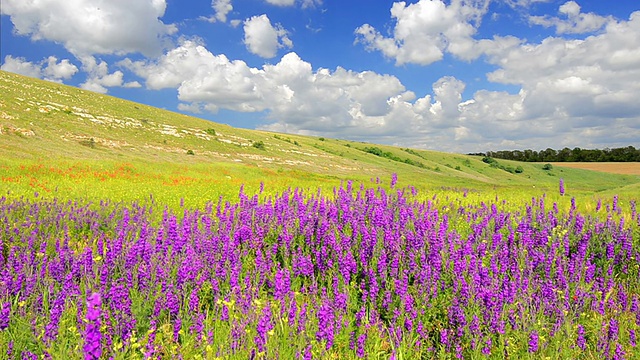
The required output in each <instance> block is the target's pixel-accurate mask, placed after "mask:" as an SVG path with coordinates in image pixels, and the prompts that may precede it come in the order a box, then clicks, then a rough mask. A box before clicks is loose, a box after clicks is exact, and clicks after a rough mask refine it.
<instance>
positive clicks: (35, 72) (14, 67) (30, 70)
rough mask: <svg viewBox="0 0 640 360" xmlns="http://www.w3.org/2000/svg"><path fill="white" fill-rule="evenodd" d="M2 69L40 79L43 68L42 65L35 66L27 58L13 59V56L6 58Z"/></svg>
mask: <svg viewBox="0 0 640 360" xmlns="http://www.w3.org/2000/svg"><path fill="white" fill-rule="evenodd" d="M0 69H2V70H4V71H9V72H12V73H16V74H20V75H24V76H30V77H34V78H39V77H40V73H41V72H42V66H41V65H40V64H34V63H32V62H30V61H27V59H25V58H22V57H13V56H11V55H7V56H5V58H4V63H3V64H2V66H1V67H0Z"/></svg>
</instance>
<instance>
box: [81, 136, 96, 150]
mask: <svg viewBox="0 0 640 360" xmlns="http://www.w3.org/2000/svg"><path fill="white" fill-rule="evenodd" d="M80 145H83V146H86V147H88V148H91V149H95V148H96V141H95V140H94V139H93V138H90V139H89V140H82V141H80Z"/></svg>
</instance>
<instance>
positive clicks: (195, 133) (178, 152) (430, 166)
mask: <svg viewBox="0 0 640 360" xmlns="http://www.w3.org/2000/svg"><path fill="white" fill-rule="evenodd" d="M0 152H1V153H2V159H1V160H0V161H2V165H3V166H2V169H0V174H2V173H3V172H4V177H5V180H6V179H8V178H10V177H11V176H14V175H16V174H19V173H20V171H23V172H29V171H31V172H32V173H33V174H36V175H37V171H36V172H35V173H34V171H35V170H34V169H37V168H38V165H43V164H44V165H47V164H57V165H55V166H56V167H62V168H65V167H66V168H69V169H73V168H74V167H76V168H77V167H82V166H87V167H88V168H89V169H91V168H93V167H99V168H105V167H106V168H114V169H115V168H118V166H119V165H118V164H127V166H128V167H130V168H132V169H134V170H131V171H134V172H135V171H138V172H142V170H140V169H142V168H144V169H146V170H144V171H146V172H147V174H151V175H152V176H165V175H163V174H167V173H171V174H173V175H181V174H182V175H185V176H186V175H187V174H189V173H190V172H196V173H201V174H204V175H203V176H209V177H212V178H216V177H221V176H224V177H225V178H227V179H228V178H233V179H234V184H239V183H242V182H245V181H249V182H251V181H253V180H255V181H261V180H263V179H264V178H272V180H273V181H276V180H275V178H278V179H277V181H280V182H282V183H283V184H286V183H287V182H288V181H289V182H292V181H294V180H295V181H303V182H304V184H305V185H310V186H311V185H313V184H314V183H316V182H320V183H322V182H329V183H339V181H340V180H343V179H353V180H356V181H369V179H371V178H377V177H380V178H386V179H388V177H389V176H390V174H392V173H397V174H398V177H399V178H400V179H401V184H403V183H404V184H412V185H415V186H417V187H422V188H430V187H436V186H437V187H441V186H444V187H449V188H469V189H481V188H493V187H516V188H517V187H526V188H532V187H534V186H537V187H539V188H543V189H555V188H557V184H558V180H559V178H560V177H562V178H564V180H565V182H566V183H567V184H569V186H570V188H572V189H574V190H575V191H579V192H598V191H611V190H615V189H620V188H623V187H627V188H632V189H633V188H635V187H634V186H633V185H634V184H638V183H640V177H638V176H634V175H612V174H602V173H596V172H591V171H586V170H580V169H570V168H559V167H555V168H554V169H553V170H552V171H545V170H543V169H542V164H531V163H516V162H511V161H506V160H500V161H499V164H500V165H502V167H504V168H509V167H511V168H512V169H513V168H515V167H517V166H521V167H522V170H523V171H522V173H510V172H507V171H505V170H503V169H500V168H498V167H491V166H489V165H488V164H485V163H483V162H482V161H481V158H479V157H474V156H466V155H458V154H448V153H441V152H434V151H423V150H415V149H403V148H399V147H393V146H386V145H374V144H367V143H360V142H353V141H348V140H339V139H324V138H319V137H309V136H299V135H291V134H276V133H271V132H264V131H256V130H246V129H238V128H233V127H231V126H228V125H223V124H218V123H214V122H210V121H207V120H202V119H198V118H195V117H190V116H186V115H182V114H178V113H174V112H170V111H165V110H161V109H157V108H153V107H149V106H146V105H142V104H137V103H133V102H130V101H125V100H122V99H118V98H114V97H111V96H105V95H101V94H96V93H93V92H89V91H84V90H81V89H78V88H74V87H70V86H65V85H62V84H57V83H52V82H47V81H42V80H37V79H32V78H27V77H24V76H21V75H16V74H13V73H8V72H4V71H0ZM27 165H28V167H25V166H27ZM29 169H30V170H29ZM135 169H138V170H135ZM50 170H51V168H48V170H46V171H50ZM154 174H155V175H154ZM34 176H35V175H34ZM4 186H7V185H6V182H5V185H4Z"/></svg>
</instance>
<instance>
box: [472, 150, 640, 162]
mask: <svg viewBox="0 0 640 360" xmlns="http://www.w3.org/2000/svg"><path fill="white" fill-rule="evenodd" d="M468 155H479V156H487V157H491V158H496V159H505V160H516V161H526V162H634V161H639V162H640V149H636V148H634V147H633V146H627V147H623V148H615V149H609V148H605V149H602V150H600V149H580V148H579V147H577V148H574V149H569V148H567V147H566V148H564V149H562V150H554V149H550V148H548V149H546V150H540V151H535V150H501V151H487V152H486V153H470V154H468Z"/></svg>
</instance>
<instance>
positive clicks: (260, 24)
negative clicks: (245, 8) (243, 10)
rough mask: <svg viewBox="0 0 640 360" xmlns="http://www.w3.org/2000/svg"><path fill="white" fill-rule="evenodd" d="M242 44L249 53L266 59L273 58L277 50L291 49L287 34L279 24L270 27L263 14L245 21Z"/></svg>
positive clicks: (291, 43) (267, 19)
mask: <svg viewBox="0 0 640 360" xmlns="http://www.w3.org/2000/svg"><path fill="white" fill-rule="evenodd" d="M244 44H245V45H246V46H247V49H248V50H249V51H250V52H251V53H253V54H256V55H258V56H260V57H263V58H266V59H270V58H273V57H275V56H276V54H277V51H278V48H283V47H287V48H291V47H293V42H292V41H291V39H289V36H288V32H287V31H286V30H285V29H284V28H283V27H282V26H281V25H280V24H276V26H273V25H271V21H270V20H269V18H268V17H267V15H264V14H263V15H260V16H253V17H251V18H249V19H247V20H245V22H244Z"/></svg>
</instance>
